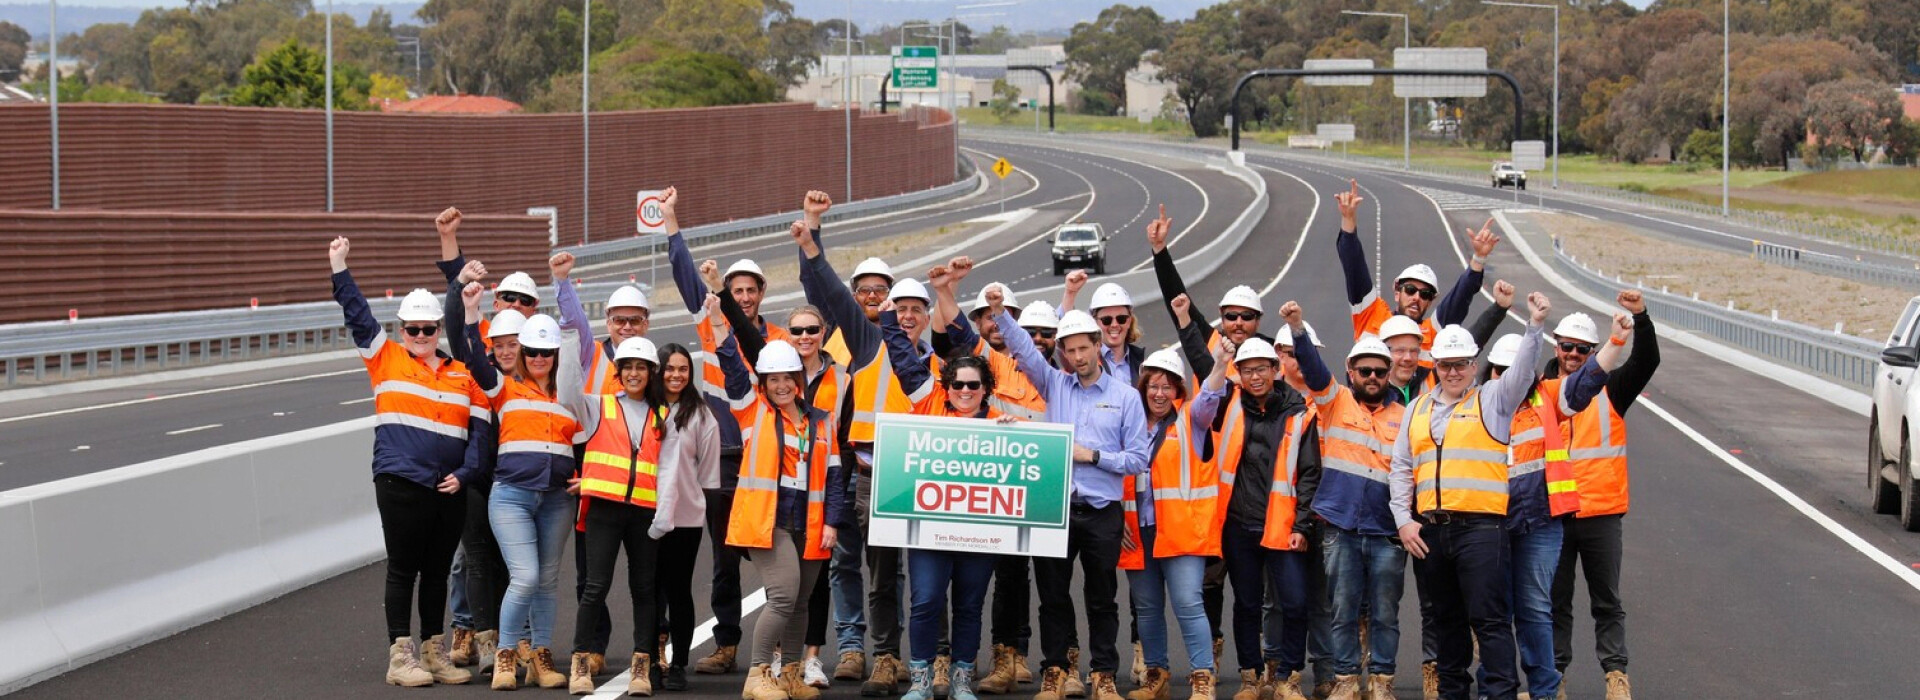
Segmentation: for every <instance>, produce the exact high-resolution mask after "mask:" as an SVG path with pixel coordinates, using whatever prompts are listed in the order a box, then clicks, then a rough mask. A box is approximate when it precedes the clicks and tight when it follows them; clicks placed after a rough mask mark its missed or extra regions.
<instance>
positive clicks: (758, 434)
mask: <svg viewBox="0 0 1920 700" xmlns="http://www.w3.org/2000/svg"><path fill="white" fill-rule="evenodd" d="M808 412H809V413H811V414H813V415H812V416H811V417H809V419H808V421H807V425H805V426H795V425H790V424H788V423H787V421H786V420H784V419H782V418H781V416H780V415H779V410H778V409H775V408H774V407H773V404H771V403H769V402H768V401H767V400H766V399H765V398H763V397H762V396H761V395H760V392H759V391H758V390H756V391H755V392H754V393H752V394H748V395H747V396H746V397H744V400H742V401H740V402H737V404H736V405H735V406H734V407H733V415H734V418H735V419H737V420H739V421H740V442H741V444H742V445H743V447H744V451H743V452H742V456H741V459H740V484H739V486H738V487H736V488H735V489H734V492H733V511H732V512H731V513H730V514H729V515H728V520H727V544H728V545H730V546H734V547H747V548H750V549H772V548H773V538H774V523H775V522H776V519H777V517H778V514H779V511H780V489H782V488H787V489H791V490H794V491H803V492H805V493H806V498H807V532H806V541H807V546H806V550H805V551H803V552H801V557H802V558H804V559H811V560H824V559H828V558H831V557H832V556H833V552H832V550H829V549H827V548H826V547H823V546H821V543H820V538H821V536H822V528H823V527H825V525H826V524H827V470H828V469H832V468H834V467H838V466H840V453H839V451H838V450H836V449H834V428H833V425H834V424H833V416H832V414H828V415H825V416H821V415H819V414H818V413H817V412H815V411H814V410H813V409H811V408H809V409H808Z"/></svg>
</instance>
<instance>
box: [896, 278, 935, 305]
mask: <svg viewBox="0 0 1920 700" xmlns="http://www.w3.org/2000/svg"><path fill="white" fill-rule="evenodd" d="M901 299H919V300H920V301H923V302H926V303H928V304H932V303H933V295H931V294H928V293H927V285H924V284H921V283H920V280H917V279H914V278H912V277H908V278H906V279H903V280H900V281H899V282H897V283H895V284H894V285H893V291H890V292H887V301H891V302H893V303H895V304H898V303H900V300H901Z"/></svg>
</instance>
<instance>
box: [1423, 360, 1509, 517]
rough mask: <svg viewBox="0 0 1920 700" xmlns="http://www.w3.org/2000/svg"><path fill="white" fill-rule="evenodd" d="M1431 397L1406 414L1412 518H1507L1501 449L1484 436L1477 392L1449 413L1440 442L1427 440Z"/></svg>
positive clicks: (1504, 450)
mask: <svg viewBox="0 0 1920 700" xmlns="http://www.w3.org/2000/svg"><path fill="white" fill-rule="evenodd" d="M1433 404H1434V397H1433V394H1432V393H1427V394H1422V395H1421V396H1420V398H1417V399H1414V401H1413V405H1412V406H1411V407H1409V408H1408V409H1407V420H1408V421H1411V424H1410V425H1408V429H1407V440H1408V442H1409V444H1408V445H1407V448H1408V450H1409V451H1410V452H1411V453H1412V455H1413V501H1414V512H1416V513H1429V512H1433V511H1436V510H1439V511H1446V512H1449V513H1482V514H1489V515H1506V514H1507V464H1508V459H1509V457H1508V455H1507V444H1506V443H1503V442H1500V441H1499V440H1497V439H1495V438H1494V437H1493V434H1492V433H1490V432H1488V431H1487V426H1486V424H1485V422H1484V421H1483V418H1482V414H1481V412H1480V388H1479V387H1474V388H1472V389H1469V390H1467V395H1466V396H1465V397H1462V398H1461V399H1460V403H1458V404H1456V405H1455V406H1454V407H1453V413H1452V414H1450V415H1449V416H1448V417H1447V423H1446V430H1445V431H1444V432H1443V433H1442V436H1443V437H1442V438H1441V439H1440V440H1435V439H1434V438H1433V429H1432V427H1431V426H1432V425H1433Z"/></svg>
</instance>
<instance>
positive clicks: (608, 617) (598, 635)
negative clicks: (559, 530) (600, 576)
mask: <svg viewBox="0 0 1920 700" xmlns="http://www.w3.org/2000/svg"><path fill="white" fill-rule="evenodd" d="M595 507H597V506H592V505H589V506H588V507H587V512H589V513H591V512H593V509H594V508H595ZM573 599H574V601H575V602H576V603H578V604H579V605H580V611H579V612H578V613H576V614H575V616H574V619H575V620H585V621H587V622H585V623H582V624H580V625H579V626H577V627H575V628H574V630H573V644H574V646H573V650H574V651H576V652H579V651H584V652H588V653H593V654H602V655H604V654H606V653H607V645H609V644H611V643H612V641H613V614H612V613H611V612H608V610H607V603H606V601H605V599H604V598H602V600H601V602H600V603H598V604H595V605H589V604H587V602H586V600H587V533H586V532H583V531H578V530H576V531H575V532H574V533H573ZM583 641H584V642H585V644H584V645H582V642H583Z"/></svg>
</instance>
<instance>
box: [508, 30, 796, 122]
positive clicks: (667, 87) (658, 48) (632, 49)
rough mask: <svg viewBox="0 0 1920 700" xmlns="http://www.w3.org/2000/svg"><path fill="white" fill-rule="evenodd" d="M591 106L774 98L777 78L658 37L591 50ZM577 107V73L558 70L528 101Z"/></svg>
mask: <svg viewBox="0 0 1920 700" xmlns="http://www.w3.org/2000/svg"><path fill="white" fill-rule="evenodd" d="M592 68H593V100H592V103H593V109H594V110H596V111H598V110H623V109H663V108H671V107H716V106H722V105H737V104H755V103H765V102H778V101H779V100H780V98H781V88H780V85H779V84H778V82H777V81H776V80H774V79H773V78H772V77H770V76H768V75H766V74H765V73H762V72H760V71H758V70H756V69H754V68H752V67H750V66H747V65H745V64H742V63H740V62H739V61H737V60H734V59H733V58H732V57H730V56H722V55H719V54H711V53H701V52H697V51H687V50H685V49H682V48H679V47H677V46H673V45H670V44H667V43H665V42H661V41H639V40H628V41H625V42H622V43H621V44H619V45H617V46H615V47H613V48H610V49H608V50H606V51H603V52H601V53H599V54H595V55H594V58H593V63H592ZM579 108H580V74H579V73H563V74H560V75H556V76H554V77H553V78H552V79H550V80H549V81H548V85H547V89H546V90H545V91H544V92H542V93H541V94H540V95H539V96H538V97H536V98H535V99H534V100H532V101H531V102H528V103H527V109H528V110H529V111H533V112H565V111H571V110H576V109H579Z"/></svg>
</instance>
